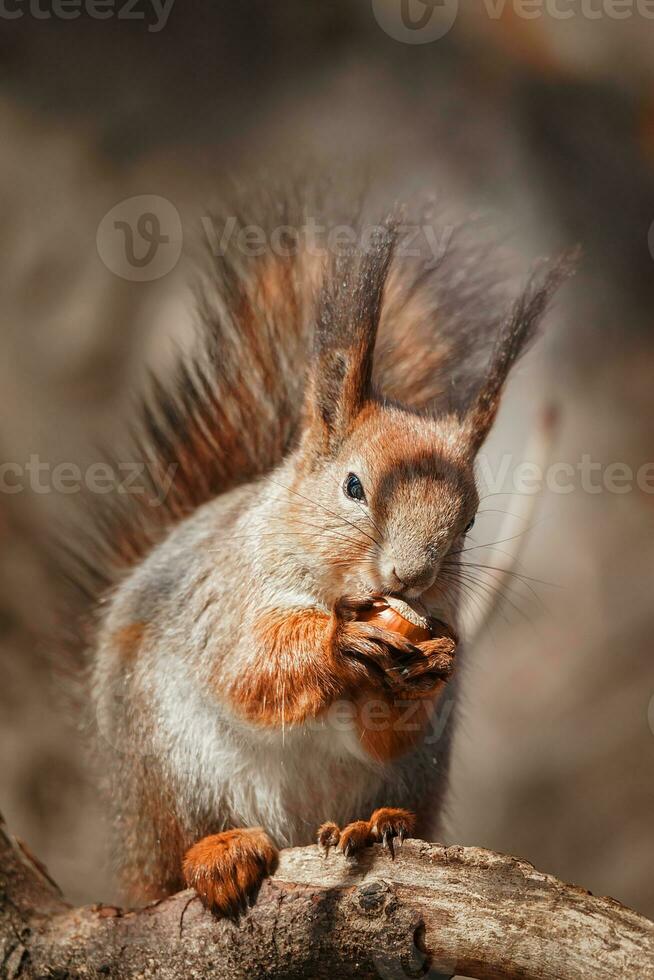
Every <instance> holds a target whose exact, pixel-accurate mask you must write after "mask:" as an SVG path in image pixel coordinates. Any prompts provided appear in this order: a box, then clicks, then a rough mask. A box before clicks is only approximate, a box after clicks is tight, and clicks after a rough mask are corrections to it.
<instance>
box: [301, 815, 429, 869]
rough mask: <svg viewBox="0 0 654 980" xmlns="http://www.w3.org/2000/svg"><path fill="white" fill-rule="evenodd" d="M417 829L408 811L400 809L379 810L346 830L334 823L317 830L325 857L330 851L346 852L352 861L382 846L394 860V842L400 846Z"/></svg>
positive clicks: (413, 817)
mask: <svg viewBox="0 0 654 980" xmlns="http://www.w3.org/2000/svg"><path fill="white" fill-rule="evenodd" d="M415 826H416V818H415V815H414V814H413V813H411V812H410V811H409V810H404V809H401V808H399V807H380V808H379V809H378V810H375V811H374V812H373V814H372V816H371V817H370V819H369V820H355V821H354V823H351V824H348V825H347V827H345V828H344V829H343V830H339V828H338V827H337V825H336V824H335V823H331V822H328V823H324V824H322V826H321V827H319V828H318V846H319V847H321V848H322V850H323V851H324V852H325V855H327V853H328V852H329V849H330V848H331V847H336V846H338V848H339V849H340V850H341V851H342V852H343V854H344V855H345V857H353V856H354V855H356V854H357V853H358V851H360V850H362V848H364V847H369V846H370V845H371V844H382V845H383V846H384V847H385V848H386V849H387V850H388V851H389V852H390V855H391V857H392V858H393V857H395V851H394V849H393V841H394V840H395V839H397V840H399V842H400V843H402V842H403V841H404V839H405V838H406V837H410V836H411V835H412V834H413V833H414V831H415Z"/></svg>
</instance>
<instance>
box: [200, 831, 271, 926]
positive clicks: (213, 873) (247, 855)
mask: <svg viewBox="0 0 654 980" xmlns="http://www.w3.org/2000/svg"><path fill="white" fill-rule="evenodd" d="M277 859H278V851H277V848H276V847H275V845H274V844H273V842H272V841H271V839H270V837H269V836H268V834H266V832H265V831H264V830H262V828H261V827H250V828H248V829H239V830H226V831H224V832H223V833H222V834H212V835H211V836H210V837H203V838H202V840H200V841H198V842H197V844H194V845H193V847H191V848H190V849H189V850H188V851H187V852H186V857H185V858H184V864H183V872H184V879H185V881H186V884H187V885H188V886H189V888H194V889H195V890H196V892H197V893H198V895H199V896H200V898H201V900H202V903H203V905H205V906H206V908H208V909H210V910H211V911H212V912H215V913H216V914H218V915H224V916H229V917H232V918H238V916H239V915H241V914H242V913H244V912H245V911H246V910H247V907H248V903H252V902H253V901H254V900H255V898H256V896H257V893H258V891H259V888H260V887H261V884H262V882H263V881H264V879H265V878H267V877H268V876H269V875H271V874H273V872H274V871H275V868H276V867H277Z"/></svg>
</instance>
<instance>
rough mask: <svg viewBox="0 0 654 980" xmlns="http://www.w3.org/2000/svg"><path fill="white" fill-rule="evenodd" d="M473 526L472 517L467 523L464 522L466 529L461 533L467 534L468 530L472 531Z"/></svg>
mask: <svg viewBox="0 0 654 980" xmlns="http://www.w3.org/2000/svg"><path fill="white" fill-rule="evenodd" d="M474 526H475V519H474V517H473V518H472V520H471V521H468V523H467V524H466V529H465V531H464V532H463V533H464V534H467V533H468V531H472V529H473V527H474Z"/></svg>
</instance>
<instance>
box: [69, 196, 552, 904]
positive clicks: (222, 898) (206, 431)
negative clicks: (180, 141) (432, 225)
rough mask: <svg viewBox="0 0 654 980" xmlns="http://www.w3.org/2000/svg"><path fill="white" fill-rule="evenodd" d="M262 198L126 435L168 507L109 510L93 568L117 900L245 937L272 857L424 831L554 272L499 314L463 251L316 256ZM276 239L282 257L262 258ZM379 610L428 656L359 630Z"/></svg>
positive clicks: (200, 294) (216, 268)
mask: <svg viewBox="0 0 654 980" xmlns="http://www.w3.org/2000/svg"><path fill="white" fill-rule="evenodd" d="M280 200H281V197H280V195H279V193H277V192H274V193H271V195H270V198H269V199H266V198H265V195H260V196H259V197H255V196H253V197H251V198H250V199H244V200H243V201H240V202H239V205H238V208H237V209H235V213H238V214H239V215H240V217H239V218H238V220H237V225H236V228H237V231H238V230H239V229H240V230H243V229H245V230H246V231H247V229H248V228H250V227H251V226H252V225H256V226H257V228H259V229H264V230H266V232H267V242H268V244H267V246H266V247H264V248H257V249H256V250H251V252H252V254H249V253H248V250H247V249H244V248H243V238H242V237H241V238H239V237H238V236H237V235H233V236H232V240H231V242H230V244H229V246H228V248H227V249H226V250H225V251H224V253H222V254H217V255H216V254H210V253H207V255H206V256H205V257H204V258H203V259H202V260H201V261H200V263H199V267H198V275H197V280H198V281H197V284H196V292H195V295H196V308H197V313H198V320H199V324H200V328H201V340H200V342H199V344H198V349H197V351H196V352H195V353H193V354H192V355H185V356H182V357H181V359H180V363H179V365H178V368H177V370H176V375H175V377H174V378H173V380H172V382H171V383H170V385H168V386H166V385H164V384H163V383H162V382H160V381H154V382H153V390H152V394H151V395H150V396H149V397H148V398H147V399H146V404H145V407H144V408H143V412H142V416H141V420H140V422H139V423H138V425H137V426H136V428H137V434H136V436H135V446H136V449H137V452H138V454H139V455H140V457H141V458H143V459H147V460H148V461H149V465H148V470H149V472H150V474H151V478H152V482H153V486H154V487H155V488H157V489H160V488H161V486H162V485H164V477H165V476H166V475H167V474H168V472H169V471H170V468H171V467H172V471H173V473H174V475H173V478H172V481H170V485H169V486H168V484H166V486H167V490H168V492H167V494H166V496H165V500H164V502H163V503H162V504H161V506H158V507H152V506H150V505H149V504H148V503H147V501H144V499H143V497H142V496H140V497H138V498H136V497H134V498H130V499H128V500H125V499H124V498H123V499H121V500H120V501H118V502H117V503H116V502H114V504H113V505H112V510H111V512H110V513H103V516H102V517H101V519H99V520H98V528H99V531H98V532H97V533H96V535H95V539H96V543H97V547H98V555H100V553H101V558H100V557H98V555H96V557H95V559H94V560H93V561H92V562H91V561H88V562H87V564H88V565H89V567H90V566H92V565H93V566H95V570H94V574H95V573H96V572H97V568H98V567H100V565H102V566H103V573H102V574H103V575H105V570H106V577H103V578H102V579H101V581H100V580H99V582H100V584H98V585H97V590H98V591H99V593H100V596H101V598H100V601H99V603H98V608H97V615H96V617H95V623H94V627H93V638H92V656H91V661H92V662H91V669H90V677H91V692H92V702H93V706H94V710H95V716H96V718H97V719H98V728H99V732H100V735H101V736H102V737H101V739H100V741H101V742H103V743H104V745H105V749H106V751H105V759H106V763H105V767H106V772H107V773H108V781H109V787H110V799H111V804H112V807H113V811H114V816H115V834H116V854H117V860H118V863H119V866H120V870H121V874H122V879H123V882H124V884H125V887H126V889H127V890H128V893H129V897H130V899H131V900H132V901H134V902H136V901H140V902H143V901H149V900H156V899H159V898H161V897H163V896H165V895H168V894H170V893H172V892H174V891H177V890H179V889H180V888H182V887H184V886H189V887H192V888H194V889H195V890H196V892H197V894H198V895H199V896H200V898H201V899H202V901H203V903H204V904H205V906H207V907H208V908H210V909H211V910H212V911H214V912H215V913H217V914H221V915H225V916H236V917H238V916H239V915H240V914H242V913H243V912H244V911H245V909H246V908H247V906H248V903H251V902H252V901H253V900H254V898H255V896H256V894H257V891H258V889H259V887H260V886H261V883H262V881H263V880H264V879H265V878H266V877H267V876H268V875H270V874H271V873H273V872H274V869H275V867H276V864H277V859H278V849H279V848H281V847H284V846H294V845H304V844H308V843H311V842H313V841H315V840H316V835H317V840H318V843H319V844H320V846H321V847H322V848H323V849H324V851H325V853H328V852H329V850H330V849H332V848H334V849H337V850H340V852H341V853H342V854H343V855H345V856H346V857H348V858H350V859H355V858H356V856H357V854H359V853H360V851H361V849H362V848H364V847H366V846H368V845H370V844H371V843H373V842H376V841H378V842H382V843H383V844H384V845H385V846H386V847H387V848H388V850H389V851H390V853H391V855H392V854H393V844H394V842H396V843H401V841H402V840H403V839H404V838H405V837H406V836H408V835H413V834H416V835H419V836H423V837H426V836H429V835H434V834H436V833H438V832H439V828H440V822H441V817H442V810H443V799H444V794H445V790H446V786H447V779H448V749H449V743H450V741H451V732H452V729H453V723H454V718H455V715H456V711H455V710H454V711H453V710H449V709H451V707H452V704H456V700H457V699H456V688H457V684H458V676H459V671H458V670H457V671H455V672H454V677H453V679H452V680H450V678H451V677H452V675H453V671H454V665H455V662H458V660H459V659H460V649H459V648H458V647H459V644H458V638H457V634H458V629H459V623H458V618H459V607H460V599H461V577H460V564H459V563H460V561H461V558H460V556H461V554H462V552H463V550H464V540H465V536H466V534H467V532H468V531H469V530H470V528H471V527H472V524H473V522H474V519H475V513H476V511H477V507H478V503H479V496H478V491H477V487H476V480H475V468H474V464H475V457H476V455H477V453H478V451H479V449H480V447H481V445H482V443H483V441H484V439H485V438H486V436H487V434H488V432H489V430H490V427H491V425H492V423H493V421H494V419H495V416H496V413H497V410H498V406H499V403H500V398H501V394H502V390H503V387H504V384H505V381H506V379H507V376H508V373H509V371H510V369H511V368H512V366H513V365H514V364H515V362H516V361H517V359H518V357H519V356H520V354H521V353H522V351H523V350H524V349H525V348H526V346H527V345H528V344H529V342H530V341H531V340H532V339H533V338H534V336H535V334H536V332H537V328H538V324H539V322H540V321H541V319H542V316H543V314H544V312H545V310H546V308H547V306H548V302H549V300H550V297H551V296H552V294H553V293H554V291H555V290H556V288H557V287H558V285H559V283H560V282H561V281H562V279H563V278H564V277H565V275H566V274H567V271H568V264H569V263H568V262H567V261H566V260H565V259H562V260H560V261H558V262H556V263H554V264H552V265H551V266H548V267H547V269H546V270H545V271H544V272H541V271H538V272H537V273H535V274H534V276H532V278H531V279H530V281H529V283H528V285H527V286H526V288H525V289H524V291H523V292H522V293H521V294H520V295H519V297H518V298H517V300H514V301H513V302H511V303H510V304H509V305H506V304H505V302H504V297H502V300H501V301H500V300H499V299H498V297H497V295H496V293H497V290H496V289H494V285H495V284H494V282H493V275H494V271H493V270H491V272H490V273H489V272H488V271H485V272H483V271H482V269H483V268H484V266H483V262H482V260H481V259H479V261H478V257H475V256H474V254H473V253H469V252H466V251H465V249H464V250H463V251H460V250H458V246H457V245H456V243H455V241H454V239H455V238H456V236H453V237H452V239H450V242H449V244H448V246H447V248H446V249H445V250H444V252H443V254H442V255H440V256H439V257H438V260H437V261H436V262H432V261H427V258H426V257H425V255H424V254H420V255H417V254H416V250H415V249H410V248H406V247H405V245H406V242H407V240H408V237H411V238H415V235H414V234H413V232H412V234H411V235H410V236H407V232H406V226H405V225H402V223H401V221H400V220H399V218H398V216H397V213H396V212H393V213H391V215H390V216H389V217H387V218H385V219H384V221H383V222H382V223H380V224H378V225H376V226H375V229H376V230H375V234H371V235H365V234H360V235H358V237H357V236H354V237H355V239H356V240H355V241H354V242H350V244H349V245H348V248H347V249H343V248H340V249H330V248H329V247H326V246H324V245H323V246H319V247H312V248H309V247H307V245H306V243H304V244H302V243H301V242H300V237H299V231H300V230H301V228H302V227H303V222H304V220H305V218H306V215H307V214H309V213H311V208H312V207H313V206H316V207H317V205H314V204H313V203H311V200H310V199H309V198H307V197H306V196H305V195H304V192H301V191H298V192H296V193H295V196H293V194H291V193H288V194H287V196H286V197H285V198H284V199H283V202H282V203H281V204H280ZM235 220H236V219H235ZM362 221H363V219H362V218H359V224H358V226H357V227H358V228H359V229H360V230H362V231H365V230H366V229H367V227H368V226H364V225H363V223H362ZM280 225H283V226H284V228H285V229H286V234H287V236H288V234H290V232H291V231H293V232H298V234H297V236H296V238H295V245H296V246H297V247H295V248H288V247H286V245H285V247H284V248H281V247H275V246H274V245H273V244H272V242H273V238H272V236H271V234H270V233H271V231H272V230H274V229H275V228H278V227H279V226H280ZM278 244H279V239H278ZM465 247H466V248H467V246H465ZM422 252H423V253H424V248H423V249H422ZM255 253H256V254H255ZM98 574H99V573H98ZM385 596H386V597H391V596H394V597H400V598H401V599H404V600H406V601H408V602H410V603H413V604H415V605H417V606H418V607H419V608H420V609H421V610H422V611H423V613H424V614H425V615H426V616H427V617H428V618H429V622H430V625H431V629H432V635H431V638H430V639H428V640H423V641H421V642H417V643H415V644H414V643H413V642H412V641H411V640H410V639H408V638H407V637H406V636H403V635H401V634H400V633H398V632H395V631H394V630H391V629H387V628H384V627H383V626H380V625H379V624H378V623H376V622H374V618H372V619H371V616H370V610H371V607H372V605H373V603H374V602H375V601H379V599H380V597H381V598H382V599H383V597H385ZM445 691H447V692H448V695H447V697H446V696H445V694H444V692H445ZM444 704H447V706H448V711H447V712H446V711H444V710H441V709H442V707H443V705H444ZM439 706H440V708H439ZM439 712H440V716H439ZM439 717H440V720H439V721H438V726H436V725H435V719H437V718H439ZM436 727H437V728H438V731H437V737H436V744H435V742H434V737H430V733H432V736H433V732H434V730H435V729H436Z"/></svg>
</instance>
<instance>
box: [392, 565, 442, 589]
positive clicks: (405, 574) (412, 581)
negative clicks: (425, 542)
mask: <svg viewBox="0 0 654 980" xmlns="http://www.w3.org/2000/svg"><path fill="white" fill-rule="evenodd" d="M393 574H394V575H395V578H396V579H398V580H399V581H400V582H401V583H402V585H404V586H406V588H407V589H426V588H428V586H430V585H431V584H432V583H433V581H434V579H435V578H436V572H435V569H434V566H433V565H432V564H431V563H430V564H428V565H416V566H411V565H404V564H398V563H396V564H395V567H394V568H393Z"/></svg>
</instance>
